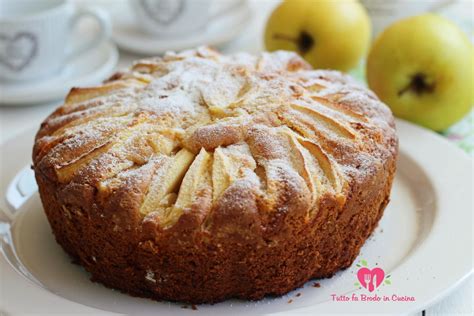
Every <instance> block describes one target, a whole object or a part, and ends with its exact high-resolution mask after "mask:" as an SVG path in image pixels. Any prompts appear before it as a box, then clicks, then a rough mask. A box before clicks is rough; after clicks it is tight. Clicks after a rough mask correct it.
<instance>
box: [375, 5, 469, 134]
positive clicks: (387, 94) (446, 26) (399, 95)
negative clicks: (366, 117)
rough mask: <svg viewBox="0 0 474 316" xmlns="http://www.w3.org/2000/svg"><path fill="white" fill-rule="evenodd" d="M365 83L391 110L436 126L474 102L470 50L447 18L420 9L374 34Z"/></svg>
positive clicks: (445, 123) (448, 122) (439, 127)
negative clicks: (366, 82) (374, 38)
mask: <svg viewBox="0 0 474 316" xmlns="http://www.w3.org/2000/svg"><path fill="white" fill-rule="evenodd" d="M366 70H367V80H368V83H369V87H370V88H371V89H372V90H373V91H374V92H375V93H376V94H377V95H378V96H379V98H380V99H381V100H382V101H384V102H385V103H386V104H387V105H388V106H390V108H391V109H392V111H393V113H394V114H395V115H396V116H398V117H401V118H403V119H407V120H409V121H412V122H415V123H417V124H420V125H423V126H425V127H428V128H431V129H433V130H436V131H441V130H444V129H446V128H447V127H449V126H450V125H452V124H453V123H455V122H456V121H458V120H459V119H460V118H462V117H463V116H464V115H466V114H467V113H468V112H469V111H470V109H471V108H472V104H473V102H474V93H473V90H474V77H473V76H474V49H473V45H472V43H471V42H470V41H469V39H468V38H467V36H466V35H465V34H464V33H463V32H462V31H461V30H460V29H459V28H458V27H456V26H455V25H454V24H453V23H451V22H450V21H448V20H446V19H444V18H442V17H440V16H437V15H434V14H423V15H419V16H415V17H410V18H406V19H403V20H400V21H398V22H396V23H394V24H392V25H391V26H389V27H388V28H387V29H386V30H385V31H384V32H383V33H382V34H380V35H379V37H378V38H377V39H376V41H375V43H374V45H373V46H372V49H371V51H370V53H369V57H368V60H367V69H366Z"/></svg>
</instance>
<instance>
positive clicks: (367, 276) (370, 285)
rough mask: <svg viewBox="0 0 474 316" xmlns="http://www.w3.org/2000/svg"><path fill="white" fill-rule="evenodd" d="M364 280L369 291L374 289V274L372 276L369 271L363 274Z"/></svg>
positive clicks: (375, 278) (375, 281)
mask: <svg viewBox="0 0 474 316" xmlns="http://www.w3.org/2000/svg"><path fill="white" fill-rule="evenodd" d="M364 282H365V288H366V289H368V290H369V292H372V291H373V290H375V285H376V284H377V275H374V277H373V278H372V275H371V274H370V273H366V274H365V275H364Z"/></svg>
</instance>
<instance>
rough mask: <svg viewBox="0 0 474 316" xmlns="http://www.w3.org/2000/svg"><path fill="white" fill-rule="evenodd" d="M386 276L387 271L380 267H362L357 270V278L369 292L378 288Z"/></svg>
mask: <svg viewBox="0 0 474 316" xmlns="http://www.w3.org/2000/svg"><path fill="white" fill-rule="evenodd" d="M384 278H385V272H384V271H383V270H382V269H380V268H373V269H372V270H370V269H368V268H360V269H359V271H357V279H359V282H360V284H361V285H362V286H363V287H365V288H366V289H367V290H369V292H373V291H374V290H375V289H376V288H378V287H379V286H380V284H382V282H383V280H384Z"/></svg>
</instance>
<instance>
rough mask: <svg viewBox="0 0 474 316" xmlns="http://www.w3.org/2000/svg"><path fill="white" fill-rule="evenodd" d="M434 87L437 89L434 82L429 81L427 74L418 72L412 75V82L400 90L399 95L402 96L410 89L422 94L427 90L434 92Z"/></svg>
mask: <svg viewBox="0 0 474 316" xmlns="http://www.w3.org/2000/svg"><path fill="white" fill-rule="evenodd" d="M434 89H435V84H434V83H428V82H427V79H426V76H425V75H424V74H422V73H417V74H415V75H413V76H412V77H411V79H410V82H409V83H408V85H407V86H406V87H405V88H403V89H401V90H400V91H398V96H402V95H403V94H405V93H406V92H408V91H413V92H415V93H416V94H418V95H420V94H423V93H425V92H428V93H430V92H433V91H434Z"/></svg>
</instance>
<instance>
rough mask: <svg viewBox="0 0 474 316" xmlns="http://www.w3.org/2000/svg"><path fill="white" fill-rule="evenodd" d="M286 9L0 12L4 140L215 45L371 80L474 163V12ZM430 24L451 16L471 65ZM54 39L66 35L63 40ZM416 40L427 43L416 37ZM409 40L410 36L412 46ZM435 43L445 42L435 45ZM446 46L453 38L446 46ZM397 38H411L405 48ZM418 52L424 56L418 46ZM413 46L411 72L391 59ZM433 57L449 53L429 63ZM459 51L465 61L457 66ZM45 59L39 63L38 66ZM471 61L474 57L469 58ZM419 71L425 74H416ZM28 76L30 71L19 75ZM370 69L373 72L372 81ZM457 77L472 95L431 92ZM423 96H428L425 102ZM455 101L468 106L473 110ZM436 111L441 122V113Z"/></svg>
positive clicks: (436, 5) (243, 3)
mask: <svg viewBox="0 0 474 316" xmlns="http://www.w3.org/2000/svg"><path fill="white" fill-rule="evenodd" d="M286 2H288V1H284V2H283V3H282V2H281V1H277V0H220V1H216V0H191V1H190V0H96V1H93V0H71V1H63V0H0V125H1V128H0V133H1V138H0V140H3V139H5V138H6V137H8V136H11V135H14V134H15V133H17V132H19V131H21V130H22V129H25V128H28V127H31V126H33V125H35V126H37V125H38V124H39V123H40V121H41V120H42V119H43V118H44V117H45V116H46V115H47V114H48V113H50V112H51V111H52V110H53V109H54V108H55V107H56V106H57V105H58V104H59V103H60V102H61V99H63V98H64V96H65V95H66V94H67V92H68V91H69V89H70V88H71V87H72V86H88V85H94V84H97V83H99V82H100V81H101V80H103V79H104V78H106V77H107V76H108V75H110V74H111V73H113V72H114V71H116V70H117V69H120V68H123V67H127V66H128V65H130V63H131V62H132V61H133V60H136V59H139V58H144V57H147V56H155V55H160V54H163V53H164V52H165V51H168V50H175V51H179V50H183V49H187V48H193V47H196V46H199V45H210V46H213V47H216V48H218V49H220V50H221V51H223V52H224V53H232V52H237V51H246V52H250V53H258V52H260V51H262V50H276V49H287V50H294V51H296V52H297V53H299V54H301V55H303V57H304V58H305V59H306V60H307V61H308V62H310V63H311V64H312V65H313V66H314V67H315V68H328V69H337V70H341V71H345V72H348V73H350V74H351V75H353V76H354V77H355V78H356V79H357V80H359V81H360V82H362V83H363V84H367V77H368V79H369V87H370V88H371V89H372V90H374V91H375V92H376V94H377V95H378V96H379V98H381V99H382V100H383V101H384V102H385V103H387V104H388V105H389V106H390V107H391V108H392V111H393V112H394V113H395V115H396V116H398V117H401V118H404V119H407V120H410V121H412V122H414V123H417V124H419V125H422V126H425V127H427V128H429V129H433V130H435V131H437V132H439V133H441V134H442V135H443V136H445V137H447V138H448V139H450V140H451V141H453V142H454V143H456V144H457V145H458V146H460V147H461V148H462V149H464V150H465V151H466V152H467V153H469V154H470V155H473V153H474V130H473V129H474V127H473V126H474V116H473V114H472V111H471V110H472V103H473V102H472V100H473V96H472V94H473V93H472V91H473V90H474V89H473V82H472V80H473V79H472V73H473V70H472V68H473V61H472V60H473V59H472V55H473V54H472V44H471V43H472V39H473V34H474V33H473V30H474V28H473V18H472V17H473V2H472V1H470V0H416V1H415V0H393V1H385V0H360V1H358V0H333V1H324V0H302V1H299V0H295V1H289V2H291V4H286ZM64 4H68V5H71V7H72V9H70V10H69V11H68V13H66V10H64V11H63V12H59V13H57V16H58V17H56V16H54V15H53V13H51V14H50V12H52V11H54V8H55V7H60V6H63V5H64ZM42 13H45V14H43V18H42V19H37V18H36V16H37V15H41V14H42ZM48 14H49V15H48ZM430 14H436V15H440V16H442V17H444V18H446V19H447V21H449V23H452V24H453V25H455V27H456V28H458V29H459V30H460V32H462V36H464V37H465V38H468V40H469V46H470V47H468V48H467V50H468V51H469V50H470V53H469V52H467V53H466V52H465V51H466V48H465V47H464V50H465V51H464V52H463V51H462V50H463V48H460V49H458V51H456V48H453V47H455V46H456V45H457V44H456V42H455V41H454V42H449V40H450V38H452V36H451V34H452V31H453V30H452V29H450V26H449V25H448V26H443V25H442V24H443V21H441V22H440V21H426V22H423V21H421V22H420V23H421V24H420V23H418V22H417V21H406V20H409V19H410V18H409V17H411V16H418V17H419V16H424V15H430ZM59 16H61V17H62V18H59ZM65 16H66V18H65ZM35 19H36V20H35ZM33 20H35V21H33ZM63 20H64V21H63ZM426 20H429V19H426ZM55 21H56V22H55ZM400 21H405V25H402V26H399V28H400V29H405V30H401V31H398V30H393V31H392V34H391V36H390V34H389V35H387V36H385V38H384V41H382V42H383V43H382V44H381V45H379V46H380V47H378V50H375V49H373V48H374V46H375V45H373V43H374V42H376V40H377V39H378V38H379V37H383V36H382V34H383V33H384V32H383V31H385V30H387V29H390V27H391V26H393V25H394V24H397V22H400ZM417 23H418V24H417ZM420 25H421V26H420ZM28 29H31V30H34V31H32V32H33V33H34V32H37V33H39V34H40V35H39V36H38V38H36V41H37V42H38V43H35V45H36V46H35V47H33V43H32V41H31V39H29V38H28V36H27V35H28V32H30V31H29V30H28ZM51 29H54V30H55V31H54V32H51ZM59 30H62V32H60V31H59ZM65 30H67V32H66V31H65ZM416 30H419V31H418V33H420V34H418V35H416V34H415V35H413V34H414V33H416ZM22 32H23V33H22ZM404 32H406V33H407V34H406V35H404V34H403V33H404ZM423 32H425V33H430V32H431V33H433V32H435V35H433V34H424V33H423ZM399 34H401V35H399ZM443 34H446V35H445V36H444V38H443ZM417 36H418V38H417ZM397 37H398V38H400V37H405V40H404V41H403V40H400V39H397ZM438 37H439V38H438ZM397 41H398V42H397ZM410 41H412V42H413V43H416V44H414V45H412V44H409V43H410ZM459 41H460V42H462V41H463V39H459ZM423 42H434V43H435V44H433V45H427V44H423ZM436 43H437V44H436ZM437 45H438V46H437ZM412 46H420V47H419V48H418V47H414V48H413V50H414V51H416V52H417V53H416V54H419V55H420V56H417V57H413V52H412V51H406V52H402V53H401V54H399V55H403V54H405V55H407V56H408V57H406V59H408V60H403V58H404V57H400V58H398V59H394V57H393V55H394V54H392V53H391V52H393V51H394V50H396V49H397V47H412ZM458 46H459V45H458ZM42 47H49V50H48V51H46V50H44V51H42ZM34 49H36V50H35V51H34ZM371 50H373V51H374V52H373V54H371V56H373V57H372V61H373V62H372V63H369V65H368V63H367V56H368V54H369V53H370V52H371ZM423 50H425V51H426V52H423ZM384 51H385V52H384ZM430 51H431V52H433V51H439V52H437V53H436V54H430V53H427V52H430ZM448 51H450V52H452V51H454V53H451V55H449V56H448V55H447V54H446V52H448ZM418 52H419V53H418ZM33 53H34V54H35V58H30V57H33V55H32V54H33ZM423 54H427V55H426V56H423ZM469 54H470V55H471V57H466V55H469ZM30 55H31V56H30ZM9 58H10V60H9ZM28 58H30V59H31V60H29V63H28V64H27V65H23V64H24V62H25V61H27V60H28ZM410 58H411V60H410ZM417 59H418V60H417ZM423 59H424V60H425V61H423ZM433 59H435V60H436V59H439V60H441V61H443V60H444V61H445V64H446V65H445V66H434V67H435V69H433V70H432V71H431V70H430V71H431V72H432V73H434V74H423V73H422V72H420V71H418V70H417V71H418V73H417V71H415V68H416V67H418V68H420V69H421V68H429V67H431V66H427V65H425V64H424V63H426V60H431V61H432V60H433ZM455 60H457V62H455ZM444 61H443V62H439V63H444ZM35 63H36V64H35ZM413 63H415V64H416V66H412V64H413ZM430 63H432V62H430ZM451 64H452V65H451ZM19 66H23V68H22V69H16V70H15V69H13V68H12V67H19ZM369 66H371V67H372V68H371V69H369V68H370V67H369ZM409 67H411V68H413V69H412V70H407V72H406V73H399V72H398V70H397V69H401V68H409ZM436 67H445V68H446V69H455V70H456V69H457V68H456V67H458V68H460V69H461V68H462V69H464V72H465V71H466V70H468V71H469V72H470V74H466V73H464V74H459V71H460V70H459V71H458V72H456V71H451V73H449V74H448V73H446V70H443V69H436ZM449 67H451V68H449ZM409 71H411V73H410V72H409ZM448 72H449V71H448ZM367 74H368V75H369V76H367ZM402 75H403V76H405V77H406V78H407V79H406V80H408V81H407V82H406V83H404V84H402V83H397V84H398V85H400V86H399V87H396V84H395V83H393V84H392V83H391V80H392V78H394V79H393V80H397V79H395V78H398V77H399V76H402ZM417 75H418V76H417ZM447 76H454V77H457V78H458V81H464V83H462V82H461V83H459V82H453V83H451V87H449V88H445V86H442V85H444V83H443V84H437V83H436V82H434V83H429V82H428V81H430V80H434V79H433V78H434V77H447ZM371 77H372V78H373V79H372V82H370V79H371ZM415 77H416V78H415ZM420 79H424V80H425V81H426V82H424V81H423V80H420ZM410 80H411V81H410ZM417 80H418V81H417ZM377 82H378V83H377ZM380 82H385V83H384V84H385V85H386V86H381V84H380ZM391 84H392V85H395V86H394V87H393V89H392V90H394V89H398V90H397V91H402V90H403V89H404V88H407V90H404V91H408V93H406V94H405V95H404V96H403V98H398V99H404V100H398V99H397V98H396V96H394V95H393V93H392V95H390V93H389V92H387V90H388V89H389V87H387V86H390V85H391ZM416 84H418V85H416ZM420 84H421V85H420ZM402 85H403V86H402ZM436 85H437V87H436V88H437V89H436V90H437V91H435V92H439V90H440V88H443V90H450V92H446V93H444V92H443V93H444V95H443V94H441V95H440V94H431V95H430V87H431V86H433V87H434V86H436ZM441 86H442V87H441ZM420 87H421V88H426V89H425V90H423V89H421V90H416V89H417V88H420ZM410 89H411V90H410ZM410 92H412V93H411V95H413V96H421V98H419V101H413V100H408V99H409V98H410ZM453 94H457V95H464V98H461V97H456V96H452V95H453ZM432 104H435V106H432ZM434 108H436V110H431V109H434Z"/></svg>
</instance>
